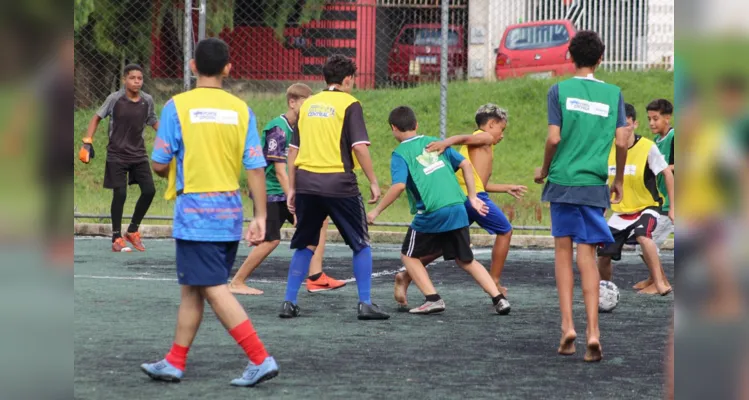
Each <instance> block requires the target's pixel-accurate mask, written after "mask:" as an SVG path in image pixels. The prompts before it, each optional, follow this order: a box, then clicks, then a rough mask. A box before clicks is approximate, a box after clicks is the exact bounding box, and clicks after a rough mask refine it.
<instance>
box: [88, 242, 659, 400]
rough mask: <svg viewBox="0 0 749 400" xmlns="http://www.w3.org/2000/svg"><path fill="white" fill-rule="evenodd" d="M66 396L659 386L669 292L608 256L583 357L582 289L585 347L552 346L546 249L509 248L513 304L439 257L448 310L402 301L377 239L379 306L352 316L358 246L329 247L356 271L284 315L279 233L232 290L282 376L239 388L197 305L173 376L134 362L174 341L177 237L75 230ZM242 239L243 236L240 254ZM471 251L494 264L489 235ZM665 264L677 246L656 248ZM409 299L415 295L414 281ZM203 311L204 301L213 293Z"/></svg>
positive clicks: (394, 254)
mask: <svg viewBox="0 0 749 400" xmlns="http://www.w3.org/2000/svg"><path fill="white" fill-rule="evenodd" d="M75 243H76V248H75V339H74V342H75V343H74V345H75V381H74V386H75V397H76V398H78V399H145V398H155V399H166V400H169V399H185V398H187V396H196V397H195V398H206V399H212V400H223V399H240V398H243V399H244V398H253V399H302V398H306V399H408V398H410V399H455V398H465V399H542V398H546V399H604V398H616V399H656V398H660V397H661V387H662V382H663V373H662V359H663V353H664V345H665V341H666V335H667V329H668V327H669V326H670V322H671V307H672V304H673V296H668V297H650V296H643V295H637V294H636V293H634V292H633V291H632V290H631V289H629V288H630V287H631V285H632V284H633V283H634V282H635V281H636V280H638V279H641V278H643V277H644V276H645V275H646V273H647V272H646V269H645V267H644V266H643V265H642V264H641V262H640V261H639V259H638V258H637V257H636V256H634V255H631V254H627V255H625V256H624V259H623V261H622V262H621V263H619V264H616V267H615V277H614V282H615V283H616V284H617V285H618V286H619V288H620V290H621V301H620V303H619V307H618V308H617V309H616V310H615V311H614V312H613V313H612V314H603V315H601V333H602V344H603V350H604V361H603V362H602V363H600V364H592V365H591V364H587V363H584V362H583V361H582V357H583V352H584V350H583V349H584V343H585V342H584V340H585V335H584V332H585V325H584V310H583V305H582V298H581V294H580V291H579V289H577V290H576V297H575V321H576V324H577V325H576V328H577V332H578V341H577V344H578V354H577V355H576V356H573V357H561V356H558V355H557V354H556V348H557V343H558V340H559V316H558V306H557V297H556V288H555V283H554V267H553V253H552V252H550V251H512V252H511V253H510V258H509V260H508V264H507V268H506V273H505V277H504V279H503V282H504V283H505V284H506V285H507V286H508V287H509V290H510V292H509V299H510V301H511V302H512V306H513V311H512V313H511V314H510V315H509V316H504V317H503V316H498V315H494V314H492V311H491V307H490V304H491V302H490V300H489V299H488V298H487V296H486V295H485V294H483V293H482V291H481V289H479V288H478V286H477V285H476V284H475V283H473V282H472V281H471V280H470V278H469V277H468V275H467V274H466V273H465V272H463V271H462V270H460V269H459V268H457V267H455V266H454V265H452V264H451V263H446V262H439V263H437V264H436V265H435V266H434V267H433V268H431V272H430V274H431V276H432V279H433V281H434V283H435V286H436V287H437V289H438V291H439V292H440V294H441V295H442V297H443V298H444V299H445V301H446V302H447V307H448V308H447V311H446V312H445V313H443V314H441V315H431V316H413V315H408V314H402V313H396V312H395V307H394V302H393V300H392V280H393V274H394V272H395V271H396V270H397V269H398V268H400V266H401V264H400V261H399V256H398V254H399V251H398V248H397V247H383V246H375V247H374V249H373V257H374V271H373V273H374V275H375V277H374V278H373V288H372V297H373V300H374V301H375V302H377V303H379V304H380V305H382V306H383V307H384V308H385V309H386V310H387V311H389V312H391V313H392V314H391V315H392V317H391V319H390V320H388V321H368V322H365V321H358V320H357V319H356V310H355V308H356V303H357V296H356V283H355V282H353V281H352V279H351V277H352V272H351V261H350V260H351V259H350V257H351V253H350V251H349V250H348V248H346V247H342V246H340V245H335V244H331V245H329V247H328V248H327V250H328V252H327V254H326V261H325V271H326V272H327V273H329V274H330V275H331V276H334V277H336V278H339V279H348V280H349V284H348V285H347V286H346V287H344V288H342V289H340V290H338V291H335V292H329V293H320V294H315V295H312V294H308V293H307V292H306V291H304V287H303V288H302V292H301V293H300V295H299V305H300V306H301V308H302V316H301V317H299V318H296V319H292V320H281V319H279V318H278V317H277V311H278V308H279V306H280V304H281V302H282V300H283V296H284V290H285V278H286V273H287V271H288V263H289V260H290V256H291V253H290V251H289V250H288V247H287V244H282V246H281V247H279V250H278V251H277V252H276V253H275V254H273V256H272V258H270V259H269V260H268V261H267V262H266V263H265V264H264V265H262V266H261V267H260V268H259V269H258V271H256V274H255V275H254V276H253V277H252V278H253V279H252V280H253V281H252V282H251V283H250V285H252V286H256V287H258V288H260V289H263V290H264V291H265V294H264V295H262V296H257V297H241V298H240V301H241V303H242V304H243V305H244V307H245V308H246V310H247V311H248V313H249V314H250V317H251V318H252V321H253V323H254V325H255V327H256V328H257V330H258V332H259V335H260V337H261V339H262V340H263V341H264V342H265V344H266V346H267V348H268V350H269V351H270V352H271V354H273V355H274V356H275V357H276V359H277V361H278V363H279V366H280V371H281V373H280V375H279V376H278V378H276V379H274V380H272V381H269V382H266V383H264V384H261V385H260V386H258V387H256V388H254V389H244V388H233V387H230V386H229V385H228V383H229V381H230V380H231V379H233V378H235V377H237V376H239V374H241V372H242V370H243V368H244V366H245V365H246V360H245V356H244V354H243V353H242V352H241V350H240V348H239V347H238V346H237V345H236V344H235V343H234V341H233V340H232V339H231V337H230V336H229V335H228V334H227V333H226V332H225V331H224V330H223V328H222V327H221V325H220V323H219V322H218V321H217V320H216V318H215V316H214V315H213V314H212V313H211V312H210V311H206V319H205V321H204V323H203V325H202V326H201V329H200V332H199V333H198V336H197V339H196V341H195V343H194V345H193V347H192V349H191V351H190V358H189V361H188V366H187V374H186V377H185V379H184V380H183V381H182V383H179V384H165V383H160V382H153V381H151V380H149V378H148V377H146V376H145V375H143V374H142V373H141V372H140V370H139V368H138V366H139V365H140V364H141V363H142V362H146V361H155V360H158V359H160V358H161V357H163V355H164V354H165V352H166V351H168V349H169V346H170V344H171V340H172V336H173V332H174V322H175V317H176V311H177V307H178V302H179V288H178V285H177V284H176V280H175V272H174V245H173V243H172V241H171V240H150V241H147V242H146V245H147V246H148V247H149V250H148V252H146V253H130V254H127V253H123V254H114V253H111V252H109V240H108V239H90V238H79V239H76V242H75ZM248 252H249V249H248V248H246V247H242V248H241V249H240V253H239V257H238V260H237V266H239V263H240V262H241V261H242V260H243V259H244V257H245V256H246V255H247V253H248ZM476 256H477V258H478V259H479V261H481V262H482V263H484V265H488V263H489V257H490V250H489V249H477V250H476ZM664 267H665V269H666V272H667V274H668V276H669V277H673V255H672V254H664ZM409 300H410V303H411V304H412V305H417V303H419V302H420V301H421V300H423V297H421V295H420V294H419V293H418V290H417V289H416V288H415V287H413V288H412V289H411V291H410V292H409ZM206 309H207V310H208V309H209V308H206Z"/></svg>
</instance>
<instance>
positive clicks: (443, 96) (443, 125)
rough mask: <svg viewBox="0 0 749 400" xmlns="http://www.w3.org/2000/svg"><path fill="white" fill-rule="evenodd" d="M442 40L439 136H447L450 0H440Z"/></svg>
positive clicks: (443, 137)
mask: <svg viewBox="0 0 749 400" xmlns="http://www.w3.org/2000/svg"><path fill="white" fill-rule="evenodd" d="M441 19H442V42H441V49H440V137H441V138H442V139H445V137H447V52H448V45H447V44H448V43H447V40H448V31H449V29H450V0H442V17H441Z"/></svg>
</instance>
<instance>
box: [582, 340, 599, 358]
mask: <svg viewBox="0 0 749 400" xmlns="http://www.w3.org/2000/svg"><path fill="white" fill-rule="evenodd" d="M602 358H603V350H602V349H601V342H599V341H598V339H590V340H589V341H588V346H587V349H586V351H585V358H583V360H585V361H587V362H598V361H601V359H602Z"/></svg>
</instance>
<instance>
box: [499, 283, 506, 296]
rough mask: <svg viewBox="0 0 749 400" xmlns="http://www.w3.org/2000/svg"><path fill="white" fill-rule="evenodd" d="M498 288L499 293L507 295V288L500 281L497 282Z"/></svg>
mask: <svg viewBox="0 0 749 400" xmlns="http://www.w3.org/2000/svg"><path fill="white" fill-rule="evenodd" d="M497 290H499V293H502V296H505V297H507V288H506V287H504V286H502V284H501V283H499V282H497Z"/></svg>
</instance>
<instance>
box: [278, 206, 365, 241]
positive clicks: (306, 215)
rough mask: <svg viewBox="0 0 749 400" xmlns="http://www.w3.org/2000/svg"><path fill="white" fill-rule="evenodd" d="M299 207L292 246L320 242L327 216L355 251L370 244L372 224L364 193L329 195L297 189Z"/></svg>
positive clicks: (297, 208)
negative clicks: (340, 195) (363, 196)
mask: <svg viewBox="0 0 749 400" xmlns="http://www.w3.org/2000/svg"><path fill="white" fill-rule="evenodd" d="M294 207H295V208H296V210H295V212H296V218H297V221H296V231H295V232H294V237H293V238H291V248H292V249H303V248H305V247H307V246H317V244H318V242H319V241H320V229H322V226H323V223H325V219H326V218H328V217H330V219H332V220H333V223H334V224H335V227H336V229H338V232H339V233H340V234H341V236H342V237H343V240H344V241H345V242H346V244H347V245H348V246H349V247H350V248H351V250H353V251H354V252H358V251H360V250H362V249H364V248H365V247H369V229H368V228H369V227H368V226H367V213H366V211H364V202H363V201H362V197H361V195H359V196H354V197H328V196H319V195H315V194H306V193H297V195H296V198H295V199H294Z"/></svg>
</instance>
